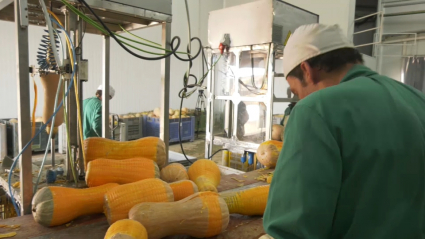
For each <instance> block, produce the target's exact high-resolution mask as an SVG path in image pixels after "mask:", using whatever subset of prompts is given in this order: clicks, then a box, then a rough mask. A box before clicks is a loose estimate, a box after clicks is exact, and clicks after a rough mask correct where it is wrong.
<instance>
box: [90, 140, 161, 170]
mask: <svg viewBox="0 0 425 239" xmlns="http://www.w3.org/2000/svg"><path fill="white" fill-rule="evenodd" d="M84 149H85V150H84V153H85V157H84V163H85V168H86V170H87V164H88V163H89V162H90V161H92V160H95V159H98V158H104V159H116V160H121V159H130V158H138V157H141V158H148V159H152V160H153V161H155V162H156V163H157V164H158V167H159V168H162V167H164V166H165V163H166V158H165V157H166V154H165V144H164V141H162V140H161V139H160V138H157V137H145V138H141V139H138V140H133V141H125V142H119V141H115V140H111V139H105V138H99V137H93V138H88V139H86V140H84Z"/></svg>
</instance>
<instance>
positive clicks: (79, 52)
mask: <svg viewBox="0 0 425 239" xmlns="http://www.w3.org/2000/svg"><path fill="white" fill-rule="evenodd" d="M76 23H77V27H76V31H75V34H74V44H75V48H76V57H77V59H76V61H77V65H78V67H79V66H80V65H81V64H80V62H81V60H82V59H83V46H82V37H83V32H82V31H83V27H82V26H83V21H82V19H81V18H80V17H78V19H76ZM77 69H78V71H77V72H76V77H77V85H76V86H75V87H77V89H78V99H77V100H78V102H79V105H80V109H79V110H80V113H81V117H82V116H83V100H82V97H83V82H82V81H81V80H80V70H79V68H77ZM77 110H78V109H77ZM76 113H77V117H76V118H75V119H76V122H77V145H78V152H77V155H78V156H77V157H78V170H79V172H78V174H79V175H84V158H83V151H82V150H81V147H83V146H82V145H81V141H80V137H83V136H82V135H80V130H79V129H80V127H82V126H80V123H79V120H78V111H77V112H76Z"/></svg>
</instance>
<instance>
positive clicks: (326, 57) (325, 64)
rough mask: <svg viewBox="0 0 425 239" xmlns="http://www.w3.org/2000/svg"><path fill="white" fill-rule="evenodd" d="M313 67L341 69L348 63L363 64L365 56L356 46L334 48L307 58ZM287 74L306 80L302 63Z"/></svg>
mask: <svg viewBox="0 0 425 239" xmlns="http://www.w3.org/2000/svg"><path fill="white" fill-rule="evenodd" d="M306 62H308V64H309V65H310V66H311V67H312V68H318V69H319V70H324V71H326V72H328V73H329V72H332V71H336V70H340V69H341V68H343V67H344V66H345V65H347V64H350V63H351V64H356V63H361V64H363V57H362V55H361V54H360V52H359V51H358V50H357V49H354V48H341V49H337V50H333V51H330V52H327V53H324V54H321V55H318V56H315V57H313V58H311V59H308V60H306ZM287 76H293V77H296V78H298V79H299V80H301V82H304V75H303V71H302V70H301V64H299V65H298V66H297V67H295V68H294V69H293V70H292V71H291V72H289V74H287Z"/></svg>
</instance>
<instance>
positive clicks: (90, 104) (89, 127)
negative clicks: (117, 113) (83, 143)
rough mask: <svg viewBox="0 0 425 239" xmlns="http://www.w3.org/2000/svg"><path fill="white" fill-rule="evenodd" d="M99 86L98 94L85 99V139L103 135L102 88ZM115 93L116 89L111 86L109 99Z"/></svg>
mask: <svg viewBox="0 0 425 239" xmlns="http://www.w3.org/2000/svg"><path fill="white" fill-rule="evenodd" d="M102 87H103V86H102V85H100V86H99V87H98V88H97V91H96V96H94V97H91V98H88V99H85V100H84V101H83V134H84V139H87V138H90V137H102V89H103V88H102ZM114 95H115V90H114V88H113V87H112V86H109V99H112V98H113V97H114Z"/></svg>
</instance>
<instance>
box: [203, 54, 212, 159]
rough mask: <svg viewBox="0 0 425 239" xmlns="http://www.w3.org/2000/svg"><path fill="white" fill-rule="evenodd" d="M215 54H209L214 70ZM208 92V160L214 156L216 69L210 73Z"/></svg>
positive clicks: (206, 139)
mask: <svg viewBox="0 0 425 239" xmlns="http://www.w3.org/2000/svg"><path fill="white" fill-rule="evenodd" d="M212 62H213V53H212V51H210V52H209V53H208V65H209V66H210V67H211V69H212V65H213V63H212ZM207 77H208V78H207V79H208V80H207V92H208V100H207V116H206V127H205V158H208V157H209V156H210V155H211V154H212V144H213V142H212V141H213V132H214V130H213V128H214V127H212V125H213V121H212V114H213V109H214V99H213V96H214V69H212V70H211V71H210V72H208V76H207Z"/></svg>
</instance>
